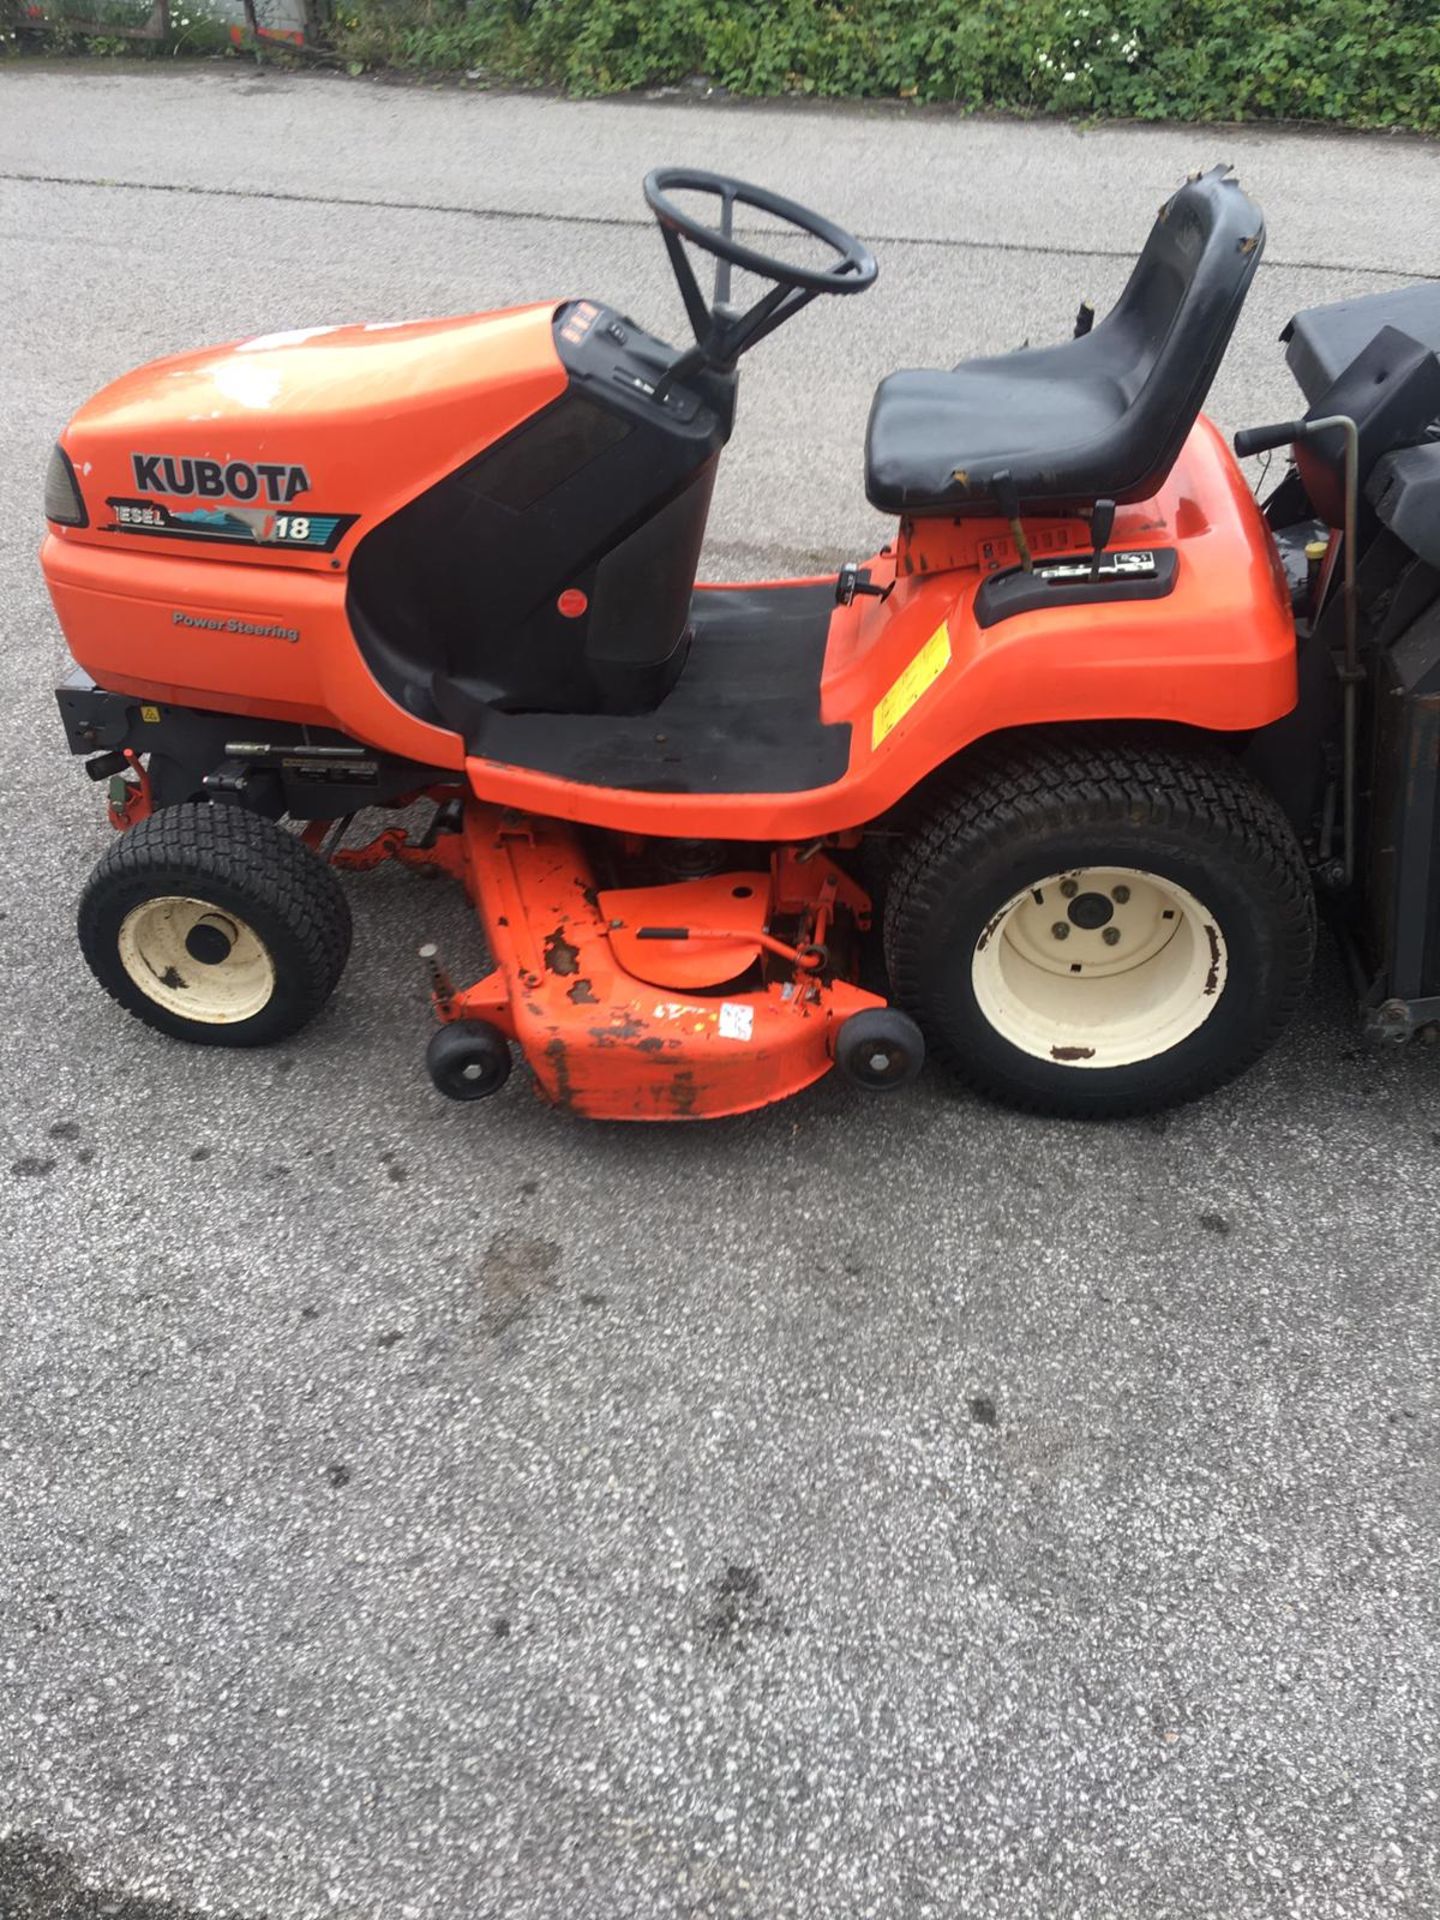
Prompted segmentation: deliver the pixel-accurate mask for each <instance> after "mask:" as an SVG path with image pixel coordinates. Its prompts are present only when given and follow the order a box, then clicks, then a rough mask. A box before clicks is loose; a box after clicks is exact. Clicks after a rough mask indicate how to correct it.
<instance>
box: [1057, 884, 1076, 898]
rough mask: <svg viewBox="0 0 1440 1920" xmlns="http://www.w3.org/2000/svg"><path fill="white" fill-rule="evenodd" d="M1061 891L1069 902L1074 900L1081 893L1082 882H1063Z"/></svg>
mask: <svg viewBox="0 0 1440 1920" xmlns="http://www.w3.org/2000/svg"><path fill="white" fill-rule="evenodd" d="M1060 891H1061V893H1062V894H1064V896H1065V898H1066V899H1067V900H1073V899H1074V898H1075V896H1076V894H1077V893H1079V891H1080V882H1079V881H1078V880H1062V881H1061V882H1060Z"/></svg>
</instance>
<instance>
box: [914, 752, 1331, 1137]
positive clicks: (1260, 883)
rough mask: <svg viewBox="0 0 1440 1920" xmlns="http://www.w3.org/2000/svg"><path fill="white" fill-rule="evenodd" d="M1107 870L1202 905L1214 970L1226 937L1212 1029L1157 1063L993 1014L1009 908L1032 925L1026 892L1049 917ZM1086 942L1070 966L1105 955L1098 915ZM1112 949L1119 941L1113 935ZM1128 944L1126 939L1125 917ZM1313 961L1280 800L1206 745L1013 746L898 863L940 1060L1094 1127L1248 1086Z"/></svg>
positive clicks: (1306, 895)
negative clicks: (996, 946)
mask: <svg viewBox="0 0 1440 1920" xmlns="http://www.w3.org/2000/svg"><path fill="white" fill-rule="evenodd" d="M1106 867H1109V868H1112V869H1113V868H1121V869H1133V870H1135V871H1136V872H1138V873H1139V874H1140V875H1142V876H1153V877H1154V880H1155V881H1156V883H1157V894H1158V893H1159V889H1160V888H1161V887H1163V885H1164V883H1169V884H1170V885H1173V886H1175V887H1177V888H1180V889H1183V890H1185V892H1186V893H1188V894H1189V895H1190V896H1192V899H1191V904H1192V905H1195V904H1201V905H1203V908H1204V913H1205V915H1206V916H1208V918H1206V919H1205V922H1204V925H1203V934H1204V936H1205V937H1206V938H1208V940H1209V942H1210V948H1211V952H1212V956H1213V954H1214V952H1215V950H1216V933H1217V931H1218V934H1219V938H1220V941H1221V943H1222V944H1221V948H1220V951H1222V952H1223V954H1224V956H1225V966H1224V970H1223V975H1222V976H1221V977H1220V978H1219V984H1218V985H1217V984H1216V979H1217V968H1216V965H1215V963H1214V961H1213V959H1212V964H1211V966H1210V968H1209V971H1208V973H1207V974H1206V975H1205V976H1204V980H1203V984H1202V986H1201V988H1200V989H1199V991H1200V992H1202V993H1204V994H1208V995H1210V996H1212V999H1211V1001H1210V1003H1209V1006H1208V1010H1203V1011H1197V1013H1196V1014H1195V1017H1197V1018H1198V1019H1199V1021H1200V1024H1199V1025H1198V1026H1196V1027H1195V1028H1194V1030H1193V1031H1190V1032H1188V1033H1186V1034H1184V1036H1183V1037H1182V1038H1180V1039H1178V1040H1177V1041H1176V1042H1175V1043H1174V1044H1172V1045H1166V1046H1164V1047H1163V1048H1162V1050H1159V1051H1156V1052H1154V1053H1152V1054H1151V1055H1150V1056H1149V1057H1148V1058H1138V1059H1134V1060H1129V1061H1126V1062H1125V1063H1123V1064H1115V1065H1109V1066H1107V1065H1102V1064H1086V1061H1087V1059H1088V1060H1089V1061H1091V1062H1093V1061H1094V1058H1095V1053H1096V1051H1098V1049H1095V1048H1087V1047H1086V1046H1085V1045H1083V1044H1080V1045H1076V1046H1073V1047H1069V1046H1062V1045H1057V1046H1054V1047H1052V1048H1051V1049H1050V1055H1049V1057H1045V1056H1044V1054H1043V1052H1042V1051H1038V1050H1035V1051H1032V1050H1030V1049H1028V1048H1027V1047H1026V1046H1023V1045H1020V1044H1016V1043H1015V1042H1014V1041H1013V1040H1012V1038H1010V1037H1009V1036H1008V1035H1007V1034H1006V1033H1004V1032H1002V1031H1000V1030H999V1028H998V1027H997V1026H996V1025H995V1024H992V1020H991V1018H990V1017H989V1016H988V1015H987V1014H986V1012H985V1011H983V1010H982V1006H981V1002H980V1000H979V999H978V998H977V989H976V985H975V980H976V978H977V977H978V969H979V967H980V962H979V958H978V956H979V954H980V953H981V952H983V950H984V949H983V946H982V941H984V940H988V939H990V938H992V937H993V936H994V929H995V926H996V923H997V922H999V920H1000V917H1001V916H1002V915H1006V916H1007V919H1006V922H1005V925H1006V927H1007V928H1008V926H1009V925H1011V924H1013V923H1012V921H1011V920H1010V918H1009V917H1008V916H1009V915H1010V914H1011V911H1012V909H1013V910H1014V911H1016V912H1018V911H1019V910H1021V909H1022V908H1023V909H1024V910H1025V911H1028V906H1026V903H1024V902H1023V901H1022V899H1021V896H1022V895H1023V894H1024V893H1025V892H1026V890H1027V889H1029V890H1031V892H1032V896H1033V897H1034V898H1035V900H1036V901H1037V903H1040V902H1042V901H1043V894H1042V892H1041V890H1040V883H1041V882H1042V881H1044V880H1046V879H1047V878H1048V877H1052V876H1055V877H1058V876H1063V875H1065V874H1066V873H1067V870H1068V871H1071V872H1073V871H1077V870H1083V869H1090V870H1092V871H1093V872H1097V873H1098V872H1100V871H1101V870H1103V869H1105V868H1106ZM1067 884H1068V882H1067ZM1078 884H1079V885H1081V886H1083V879H1082V881H1081V882H1080V883H1078ZM1122 891H1123V892H1124V896H1125V897H1126V898H1128V889H1125V890H1122ZM1120 897H1121V893H1119V892H1117V893H1116V894H1115V898H1117V899H1118V898H1120ZM1160 897H1163V894H1162V895H1160ZM1176 897H1180V896H1176ZM1095 898H1096V896H1094V895H1090V894H1085V895H1083V896H1082V897H1080V898H1078V899H1075V900H1073V902H1072V903H1062V902H1060V901H1059V900H1058V898H1057V896H1056V895H1054V894H1052V901H1053V902H1054V908H1053V910H1054V911H1056V912H1057V915H1058V914H1059V913H1061V912H1064V913H1066V914H1067V915H1068V914H1069V913H1070V907H1071V904H1073V906H1074V907H1075V908H1077V909H1078V908H1080V907H1082V906H1084V905H1085V904H1086V901H1087V900H1089V901H1092V902H1093V901H1094V899H1095ZM1108 898H1109V896H1108V895H1107V896H1104V899H1105V900H1108ZM1051 910H1052V907H1051V905H1049V904H1046V905H1045V907H1044V911H1045V913H1046V914H1047V915H1048V913H1049V912H1050V911H1051ZM1102 910H1103V905H1102V907H1101V908H1094V907H1092V909H1091V910H1090V911H1091V913H1092V915H1093V913H1096V912H1099V911H1102ZM1164 917H1165V919H1167V920H1173V919H1174V918H1175V915H1174V914H1171V913H1167V914H1166V915H1165V916H1164ZM1180 919H1181V922H1182V924H1183V923H1185V921H1186V915H1185V914H1184V912H1182V913H1181V915H1180ZM1056 924H1057V925H1058V924H1059V921H1058V918H1057V922H1056ZM1075 929H1076V930H1077V931H1081V930H1083V933H1084V935H1085V936H1086V938H1082V939H1077V940H1076V942H1075V947H1074V948H1073V949H1071V950H1070V951H1071V952H1075V951H1080V950H1082V949H1083V950H1084V952H1085V953H1086V954H1087V955H1088V954H1089V953H1090V952H1093V951H1096V950H1095V949H1094V948H1093V946H1087V944H1086V939H1093V936H1094V932H1095V929H1094V928H1093V927H1091V926H1089V925H1087V924H1086V921H1085V918H1084V917H1082V918H1079V919H1076V920H1075ZM1002 931H1003V930H1002ZM1069 931H1070V929H1069V928H1068V926H1067V931H1066V934H1065V935H1057V936H1056V938H1057V940H1061V941H1063V940H1064V939H1066V938H1068V933H1069ZM1042 937H1043V936H1042ZM1100 937H1101V938H1104V939H1109V938H1111V937H1112V936H1111V935H1110V934H1108V933H1107V932H1104V931H1103V929H1101V930H1100ZM1192 937H1194V938H1195V939H1196V941H1197V945H1198V938H1199V935H1198V934H1196V935H1193V936H1192ZM1113 938H1114V939H1115V940H1116V941H1117V942H1118V941H1119V940H1120V939H1121V934H1120V931H1119V925H1118V919H1117V927H1116V932H1115V934H1114V936H1113ZM1314 948H1315V900H1314V893H1313V890H1312V888H1311V884H1310V878H1309V874H1308V872H1307V870H1306V865H1305V860H1304V856H1303V854H1302V852H1301V850H1300V847H1299V845H1298V844H1297V842H1296V839H1295V836H1294V834H1293V832H1292V831H1291V829H1290V826H1289V824H1288V822H1287V821H1286V819H1285V818H1284V816H1283V815H1282V813H1281V812H1280V810H1279V808H1278V807H1277V806H1276V804H1275V803H1274V801H1273V800H1272V799H1271V798H1270V796H1269V795H1268V794H1267V793H1265V791H1264V790H1263V789H1262V788H1260V787H1258V786H1257V785H1256V784H1255V783H1254V782H1253V781H1252V780H1251V779H1249V778H1248V777H1247V776H1246V775H1245V774H1244V773H1243V772H1242V771H1241V770H1240V769H1239V768H1238V767H1236V766H1235V764H1234V763H1233V762H1232V761H1231V760H1230V759H1229V758H1228V756H1227V755H1226V754H1225V753H1224V752H1223V751H1221V750H1220V749H1218V748H1213V747H1210V746H1209V745H1208V744H1207V743H1205V742H1204V741H1199V740H1197V741H1195V742H1193V743H1192V742H1190V741H1188V740H1186V741H1183V742H1182V741H1177V740H1175V739H1173V738H1167V739H1157V740H1154V741H1150V742H1144V741H1138V740H1131V741H1127V740H1123V739H1117V738H1116V737H1115V736H1114V735H1112V734H1107V733H1106V732H1103V731H1097V732H1094V733H1080V732H1075V733H1066V734H1064V735H1060V734H1039V733H1037V734H1032V735H1026V736H1021V735H1011V736H1008V737H1002V738H999V739H997V740H996V741H994V742H989V743H985V744H983V745H981V746H980V747H978V748H976V749H975V750H974V752H973V753H972V754H970V755H967V756H966V758H965V760H964V761H963V762H962V763H961V764H960V766H959V767H958V768H957V771H956V779H955V783H954V785H953V787H952V788H951V789H950V791H949V793H948V794H947V796H946V797H945V798H944V799H943V800H941V801H939V802H938V803H937V804H936V806H935V807H934V809H933V810H932V812H931V813H930V815H929V817H928V819H927V820H926V821H925V822H924V823H923V824H922V825H921V826H920V827H919V829H918V830H917V832H916V833H915V835H914V837H913V838H912V839H911V841H910V843H909V844H908V846H907V847H906V849H905V851H904V852H903V853H902V855H901V857H900V859H899V860H898V862H897V863H896V869H895V875H894V880H893V883H892V886H891V890H890V897H889V901H888V905H887V910H886V917H885V952H886V961H887V965H888V968H889V973H890V980H891V986H892V990H893V994H894V998H895V1000H896V1003H897V1004H898V1005H900V1006H902V1007H905V1008H907V1009H908V1010H909V1011H910V1012H911V1013H913V1014H914V1015H915V1018H916V1019H917V1020H918V1022H919V1024H920V1027H921V1029H922V1031H923V1032H924V1034H925V1038H926V1041H927V1043H928V1046H929V1050H930V1053H931V1055H932V1057H934V1058H935V1059H936V1060H937V1061H938V1062H939V1063H940V1064H941V1065H942V1066H944V1067H946V1068H947V1069H948V1070H949V1071H950V1072H951V1073H953V1074H954V1075H955V1076H957V1077H958V1078H959V1079H961V1080H963V1081H964V1082H966V1083H967V1084H968V1085H970V1086H972V1087H974V1088H976V1089H977V1090H978V1091H980V1092H982V1093H985V1094H988V1095H990V1096H991V1097H993V1098H995V1099H998V1100H1002V1101H1004V1102H1006V1103H1007V1104H1008V1105H1011V1106H1016V1107H1020V1108H1023V1109H1026V1110H1028V1111H1031V1112H1041V1113H1055V1114H1068V1115H1074V1116H1077V1117H1084V1118H1107V1117H1118V1116H1121V1115H1125V1114H1137V1113H1146V1112H1153V1111H1155V1110H1157V1109H1159V1108H1162V1107H1167V1106H1171V1105H1174V1104H1176V1103H1178V1102H1180V1101H1184V1100H1190V1099H1194V1098H1195V1097H1196V1096H1197V1095H1200V1094H1203V1093H1206V1092H1208V1091H1210V1090H1211V1089H1212V1088H1214V1087H1217V1086H1220V1085H1221V1084H1222V1083H1223V1082H1224V1081H1226V1080H1229V1079H1231V1078H1232V1077H1233V1076H1234V1075H1236V1074H1238V1073H1240V1072H1241V1071H1243V1069H1244V1068H1246V1067H1247V1066H1249V1065H1250V1064H1251V1062H1253V1061H1254V1060H1256V1059H1257V1058H1258V1057H1259V1055H1260V1054H1262V1053H1263V1052H1264V1051H1265V1049H1266V1048H1267V1047H1268V1046H1269V1045H1270V1044H1271V1042H1272V1041H1274V1040H1275V1039H1276V1037H1277V1036H1278V1035H1279V1033H1280V1032H1281V1030H1282V1029H1283V1028H1284V1026H1285V1024H1286V1022H1287V1021H1288V1020H1289V1018H1290V1016H1291V1014H1292V1013H1293V1012H1294V1011H1295V1009H1296V1007H1297V1006H1298V1005H1299V1003H1300V1000H1301V997H1302V996H1303V994H1304V992H1305V988H1306V984H1307V982H1308V980H1309V977H1310V967H1311V962H1312V960H1313V957H1314ZM992 959H993V964H994V965H999V964H1000V962H999V959H998V958H994V957H993V956H992ZM1087 964H1088V962H1087ZM1177 964H1178V962H1177ZM1052 970H1053V971H1055V972H1060V971H1061V970H1062V969H1061V968H1060V967H1059V966H1058V965H1056V966H1054V967H1053V969H1052ZM1102 970H1103V969H1100V968H1097V969H1096V971H1097V972H1099V971H1102ZM1068 971H1069V972H1071V973H1077V972H1080V971H1081V968H1080V967H1079V966H1078V965H1072V966H1070V967H1069V968H1068ZM1192 977H1193V973H1192ZM1051 991H1052V993H1055V994H1058V993H1059V992H1060V991H1061V990H1060V989H1053V990H1051ZM1065 991H1068V989H1066V990H1065ZM1054 1004H1055V1002H1054V1000H1053V999H1052V1000H1051V1002H1050V1005H1052V1006H1053V1005H1054ZM1192 1005H1193V1006H1194V1007H1195V1008H1197V1009H1198V1008H1199V1007H1200V1002H1199V1001H1198V1000H1195V999H1193V998H1192ZM1076 1038H1077V1040H1080V1041H1083V1040H1084V1039H1085V1038H1086V1036H1085V1035H1084V1034H1077V1036H1076ZM1038 1044H1039V1045H1040V1046H1042V1047H1043V1042H1040V1043H1038Z"/></svg>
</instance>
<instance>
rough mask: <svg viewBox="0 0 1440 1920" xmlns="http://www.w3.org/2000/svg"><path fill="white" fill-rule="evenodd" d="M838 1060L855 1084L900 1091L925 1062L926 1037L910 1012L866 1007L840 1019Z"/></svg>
mask: <svg viewBox="0 0 1440 1920" xmlns="http://www.w3.org/2000/svg"><path fill="white" fill-rule="evenodd" d="M835 1064H836V1066H837V1067H838V1068H839V1069H840V1071H841V1073H843V1074H844V1076H845V1078H846V1079H847V1080H848V1081H849V1082H850V1084H851V1085H852V1086H855V1087H862V1088H863V1089H864V1090H865V1092H866V1093H897V1092H898V1091H899V1090H900V1088H901V1087H908V1086H909V1085H910V1083H911V1081H912V1080H914V1079H915V1078H916V1076H917V1075H918V1074H919V1072H920V1069H921V1067H923V1066H924V1064H925V1041H924V1038H923V1036H922V1035H921V1032H920V1029H919V1027H917V1026H916V1024H915V1022H914V1021H913V1020H912V1019H911V1018H910V1016H909V1014H908V1013H901V1012H900V1011H899V1010H898V1009H897V1008H895V1007H866V1008H865V1009H864V1011H863V1012H861V1013H852V1014H851V1016H850V1018H849V1019H848V1020H845V1021H843V1022H842V1023H841V1026H840V1031H839V1032H838V1033H837V1034H836V1036H835Z"/></svg>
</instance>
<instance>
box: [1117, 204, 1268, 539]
mask: <svg viewBox="0 0 1440 1920" xmlns="http://www.w3.org/2000/svg"><path fill="white" fill-rule="evenodd" d="M1264 245H1265V220H1264V216H1263V215H1262V214H1261V212H1260V209H1259V208H1258V207H1257V206H1256V205H1255V203H1254V201H1253V200H1251V199H1250V198H1249V197H1248V195H1247V194H1245V193H1244V192H1243V191H1242V189H1241V186H1240V183H1239V181H1238V180H1236V179H1234V178H1233V176H1232V175H1231V174H1230V170H1229V168H1228V167H1223V166H1219V167H1211V168H1210V170H1209V172H1208V173H1201V174H1196V175H1194V176H1192V178H1191V179H1189V180H1187V181H1186V183H1185V185H1184V186H1183V187H1181V188H1180V189H1179V190H1178V192H1176V193H1174V194H1172V195H1171V197H1170V198H1169V199H1168V200H1167V201H1166V202H1165V204H1164V206H1163V207H1161V209H1160V213H1159V216H1158V218H1157V219H1156V221H1155V224H1154V226H1153V227H1152V228H1151V229H1150V237H1149V239H1148V240H1147V241H1146V242H1145V246H1144V250H1143V251H1142V253H1141V255H1140V258H1139V259H1138V260H1137V261H1136V263H1135V267H1134V270H1133V271H1132V273H1131V275H1130V278H1129V280H1128V281H1127V282H1126V284H1125V290H1124V292H1123V293H1122V294H1121V295H1120V298H1119V300H1118V301H1117V302H1116V303H1115V306H1114V307H1113V308H1112V309H1111V311H1110V312H1109V313H1108V314H1107V315H1106V316H1105V318H1104V319H1103V320H1102V321H1100V322H1099V323H1098V324H1097V325H1096V326H1095V328H1094V329H1093V331H1092V332H1091V334H1090V336H1089V338H1088V340H1087V342H1086V345H1087V347H1088V349H1089V351H1088V352H1087V353H1086V355H1085V358H1086V360H1087V361H1088V363H1089V366H1088V369H1087V370H1088V371H1091V372H1094V373H1100V372H1102V371H1103V372H1104V373H1106V374H1108V375H1109V376H1110V377H1111V378H1112V379H1114V381H1115V382H1116V384H1117V385H1118V386H1119V388H1120V389H1121V391H1122V392H1123V394H1124V396H1125V400H1126V403H1127V404H1126V407H1125V411H1124V413H1123V414H1122V415H1121V417H1120V419H1119V420H1118V421H1117V423H1116V428H1115V438H1116V440H1117V441H1118V442H1119V443H1120V444H1119V445H1117V446H1114V447H1112V449H1111V450H1110V451H1111V455H1112V460H1114V459H1115V457H1116V456H1118V466H1119V468H1120V470H1121V472H1120V477H1119V479H1118V480H1117V484H1116V487H1115V492H1114V497H1115V498H1116V499H1118V500H1121V501H1124V500H1127V499H1128V500H1139V499H1144V498H1145V497H1147V496H1148V495H1149V494H1152V493H1154V492H1155V490H1156V488H1157V487H1159V486H1161V485H1162V484H1163V482H1164V481H1165V479H1166V477H1167V476H1168V474H1169V472H1170V469H1171V467H1173V466H1174V464H1175V461H1176V458H1177V457H1178V455H1179V452H1180V449H1181V447H1182V446H1183V445H1184V444H1185V438H1186V436H1187V434H1188V433H1189V432H1190V429H1191V428H1192V427H1193V426H1194V424H1195V420H1196V417H1197V416H1198V414H1199V412H1200V409H1201V407H1202V406H1203V405H1204V404H1205V396H1206V395H1207V394H1208V393H1209V391H1210V386H1211V383H1212V382H1213V380H1214V378H1215V374H1216V370H1217V369H1218V367H1219V365H1220V361H1221V359H1222V358H1223V356H1224V353H1225V349H1226V347H1227V346H1228V345H1229V343H1230V336H1231V334H1232V333H1233V332H1234V330H1235V322H1236V321H1237V320H1238V319H1239V317H1240V309H1241V307H1242V305H1243V304H1244V301H1245V295H1246V293H1247V291H1248V290H1249V286H1250V282H1251V280H1252V279H1253V278H1254V274H1255V269H1256V267H1257V266H1258V265H1259V264H1260V255H1261V252H1262V251H1263V249H1264Z"/></svg>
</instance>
